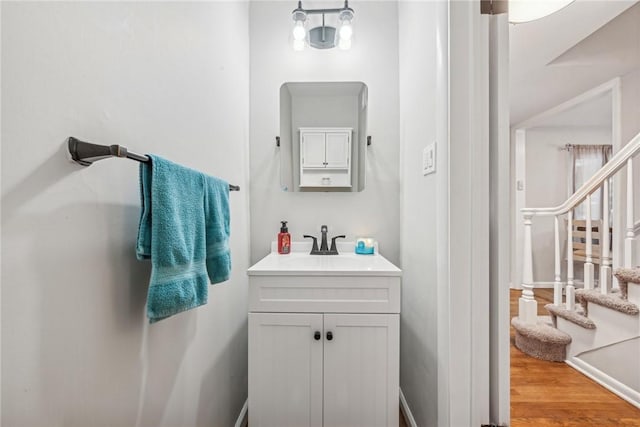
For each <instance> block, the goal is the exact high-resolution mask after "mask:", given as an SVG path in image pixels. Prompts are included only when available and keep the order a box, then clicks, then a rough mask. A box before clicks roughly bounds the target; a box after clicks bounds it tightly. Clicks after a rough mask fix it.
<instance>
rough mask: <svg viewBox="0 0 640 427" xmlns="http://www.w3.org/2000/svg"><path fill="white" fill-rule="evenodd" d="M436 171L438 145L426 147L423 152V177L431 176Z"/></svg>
mask: <svg viewBox="0 0 640 427" xmlns="http://www.w3.org/2000/svg"><path fill="white" fill-rule="evenodd" d="M435 171H436V143H435V142H434V143H432V144H429V145H427V146H426V147H424V149H423V150H422V175H429V174H430V173H434V172H435Z"/></svg>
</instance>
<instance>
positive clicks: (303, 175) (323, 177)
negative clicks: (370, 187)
mask: <svg viewBox="0 0 640 427" xmlns="http://www.w3.org/2000/svg"><path fill="white" fill-rule="evenodd" d="M366 148H367V86H366V85H365V84H364V83H362V82H296V83H285V84H283V85H282V86H281V87H280V185H281V187H282V190H283V191H306V192H309V191H336V192H356V191H362V190H363V189H364V184H365V161H366Z"/></svg>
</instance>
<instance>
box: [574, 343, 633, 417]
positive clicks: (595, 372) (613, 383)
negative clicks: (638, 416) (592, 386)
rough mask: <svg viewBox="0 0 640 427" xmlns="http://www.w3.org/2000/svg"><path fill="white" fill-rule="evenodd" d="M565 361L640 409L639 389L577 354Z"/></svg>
mask: <svg viewBox="0 0 640 427" xmlns="http://www.w3.org/2000/svg"><path fill="white" fill-rule="evenodd" d="M565 363H566V364H567V365H569V366H571V367H572V368H573V369H575V370H576V371H578V372H580V373H582V374H583V375H586V376H587V377H589V378H591V379H592V380H594V381H595V382H597V383H598V384H600V385H601V386H602V387H604V388H606V389H607V390H609V391H610V392H612V393H613V394H616V395H617V396H619V397H621V398H622V399H624V400H626V401H627V402H629V403H631V404H632V405H633V406H635V407H636V408H638V409H640V393H638V392H637V391H635V390H633V389H632V388H630V387H627V386H626V385H624V384H622V383H621V382H620V381H618V380H616V379H614V378H612V377H610V376H609V375H607V374H605V373H604V372H602V371H601V370H599V369H597V368H595V367H593V366H591V365H590V364H588V363H586V362H585V361H583V360H581V359H578V358H577V357H575V356H573V357H571V358H570V359H567V360H565Z"/></svg>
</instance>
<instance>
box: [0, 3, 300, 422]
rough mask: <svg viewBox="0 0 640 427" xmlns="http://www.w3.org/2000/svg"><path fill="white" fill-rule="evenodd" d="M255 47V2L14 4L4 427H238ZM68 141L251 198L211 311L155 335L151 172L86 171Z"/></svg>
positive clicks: (243, 204) (6, 80)
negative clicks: (146, 249)
mask: <svg viewBox="0 0 640 427" xmlns="http://www.w3.org/2000/svg"><path fill="white" fill-rule="evenodd" d="M287 7H288V6H287ZM248 50H249V38H248V6H247V4H246V3H241V2H238V3H219V2H216V3H110V2H107V3H95V2H87V3H80V2H77V3H61V2H52V3H46V2H41V3H6V2H5V3H2V107H3V108H2V124H3V127H2V228H3V230H2V231H3V232H2V254H3V258H2V339H3V342H2V362H3V363H2V406H3V412H2V422H3V425H5V426H12V427H20V426H25V427H40V426H47V427H55V426H65V427H73V426H82V427H85V426H96V427H97V426H149V427H161V426H171V427H174V426H179V425H184V426H196V425H198V426H230V425H233V423H234V421H235V419H236V417H237V415H238V413H239V412H240V409H241V407H242V404H243V403H244V401H245V398H246V393H247V390H246V380H247V371H246V366H247V357H246V356H247V344H246V290H247V279H246V274H245V270H246V268H247V267H248V222H249V220H248V191H247V190H248V186H247V183H248V170H247V169H248V168H247V161H248V114H249V104H248V103H249V73H248V70H249V55H248ZM69 135H74V136H76V137H79V138H85V139H87V140H90V141H95V142H100V143H104V144H110V143H121V144H123V145H125V146H128V147H129V148H131V149H132V150H134V151H138V152H153V153H157V154H160V155H163V156H165V157H167V158H170V159H172V160H174V161H176V162H179V163H183V164H185V165H188V166H191V167H193V168H197V169H200V170H202V171H204V172H207V173H210V174H213V175H217V176H220V177H223V178H225V179H226V180H228V181H229V182H231V183H234V184H238V185H240V186H241V187H242V191H241V192H239V193H231V196H230V197H231V211H232V218H231V228H232V237H231V250H232V258H233V273H232V277H231V279H230V280H229V281H228V282H225V283H224V284H219V285H216V286H213V287H210V295H209V299H210V302H209V304H208V305H206V306H203V307H200V308H198V309H196V310H192V311H189V312H186V313H183V314H180V315H178V316H175V317H173V318H170V319H168V320H163V321H162V322H160V323H157V324H154V325H148V324H147V320H146V318H145V299H146V292H147V287H148V280H149V271H150V268H149V264H148V263H147V262H139V261H137V260H136V258H135V254H134V245H135V237H136V230H137V224H138V218H139V195H138V171H137V169H138V165H137V164H136V163H135V162H133V161H130V160H119V159H112V160H104V161H101V162H99V163H96V164H94V165H93V166H91V167H89V168H82V167H79V166H77V165H74V164H71V163H69V162H67V160H66V159H65V151H66V147H65V146H63V143H64V142H65V139H66V137H67V136H69Z"/></svg>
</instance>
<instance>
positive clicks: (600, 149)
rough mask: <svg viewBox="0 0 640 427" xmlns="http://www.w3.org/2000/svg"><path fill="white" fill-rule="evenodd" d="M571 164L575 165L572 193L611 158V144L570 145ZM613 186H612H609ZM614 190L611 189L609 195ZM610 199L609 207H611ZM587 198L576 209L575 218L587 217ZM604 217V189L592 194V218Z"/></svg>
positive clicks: (572, 175)
mask: <svg viewBox="0 0 640 427" xmlns="http://www.w3.org/2000/svg"><path fill="white" fill-rule="evenodd" d="M568 148H569V153H570V155H571V164H572V167H573V171H572V172H573V173H572V174H571V177H572V178H573V185H572V191H571V193H574V192H575V191H576V190H578V189H579V188H580V187H581V186H582V185H583V184H584V183H585V182H586V181H587V180H588V179H589V178H591V177H592V176H593V175H594V174H595V173H596V172H597V171H598V170H599V169H600V168H601V167H602V166H604V164H605V163H607V162H608V161H609V159H610V158H611V145H570V146H569V147H568ZM609 188H611V186H609ZM612 195H613V191H611V190H610V191H609V196H610V198H611V196H612ZM611 206H612V204H611V199H609V208H611ZM586 212H587V208H586V200H585V201H584V202H582V203H581V204H580V205H578V206H577V207H576V208H575V210H574V218H575V219H586ZM601 218H602V189H600V190H597V191H596V192H594V193H593V194H592V195H591V219H595V220H598V219H601Z"/></svg>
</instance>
